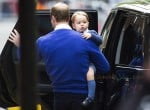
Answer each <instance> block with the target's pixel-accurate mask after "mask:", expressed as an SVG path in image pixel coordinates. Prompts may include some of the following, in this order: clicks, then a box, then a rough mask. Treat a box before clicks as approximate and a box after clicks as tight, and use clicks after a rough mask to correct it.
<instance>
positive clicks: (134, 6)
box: [114, 0, 150, 14]
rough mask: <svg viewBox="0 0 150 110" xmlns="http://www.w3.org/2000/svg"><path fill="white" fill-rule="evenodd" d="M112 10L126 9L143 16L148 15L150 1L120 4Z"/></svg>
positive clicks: (141, 0) (142, 0)
mask: <svg viewBox="0 0 150 110" xmlns="http://www.w3.org/2000/svg"><path fill="white" fill-rule="evenodd" d="M114 9H126V10H133V11H137V12H141V13H145V14H150V1H146V0H140V1H130V2H122V3H119V4H118V5H116V7H115V8H114Z"/></svg>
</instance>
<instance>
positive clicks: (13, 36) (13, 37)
mask: <svg viewBox="0 0 150 110" xmlns="http://www.w3.org/2000/svg"><path fill="white" fill-rule="evenodd" d="M8 40H9V41H10V42H12V43H13V44H14V45H16V46H17V47H19V46H20V34H19V32H18V31H17V30H16V29H14V31H12V32H11V33H10V36H9V38H8Z"/></svg>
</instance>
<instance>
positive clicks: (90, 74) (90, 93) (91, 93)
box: [87, 65, 96, 99]
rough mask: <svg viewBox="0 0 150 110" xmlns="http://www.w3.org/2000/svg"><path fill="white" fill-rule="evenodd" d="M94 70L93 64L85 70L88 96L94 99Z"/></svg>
mask: <svg viewBox="0 0 150 110" xmlns="http://www.w3.org/2000/svg"><path fill="white" fill-rule="evenodd" d="M94 72H95V68H94V67H93V65H92V66H91V65H90V66H89V70H88V72H87V81H88V97H90V98H92V99H94V96H95V88H96V82H95V80H94Z"/></svg>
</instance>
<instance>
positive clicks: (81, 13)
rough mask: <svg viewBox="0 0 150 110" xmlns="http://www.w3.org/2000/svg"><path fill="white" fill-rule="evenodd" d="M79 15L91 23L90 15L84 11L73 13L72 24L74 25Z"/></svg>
mask: <svg viewBox="0 0 150 110" xmlns="http://www.w3.org/2000/svg"><path fill="white" fill-rule="evenodd" d="M77 15H83V16H85V17H86V18H87V20H88V21H89V17H88V14H87V13H86V12H84V11H76V12H74V13H73V15H72V17H71V21H72V23H74V21H75V17H76V16H77Z"/></svg>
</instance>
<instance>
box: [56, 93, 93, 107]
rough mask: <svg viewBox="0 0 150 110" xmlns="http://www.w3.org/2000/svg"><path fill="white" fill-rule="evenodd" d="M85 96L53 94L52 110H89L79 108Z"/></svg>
mask: <svg viewBox="0 0 150 110" xmlns="http://www.w3.org/2000/svg"><path fill="white" fill-rule="evenodd" d="M86 96H87V95H86V94H73V93H54V110H91V109H84V108H83V107H82V106H81V102H82V101H83V100H84V99H85V98H86Z"/></svg>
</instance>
